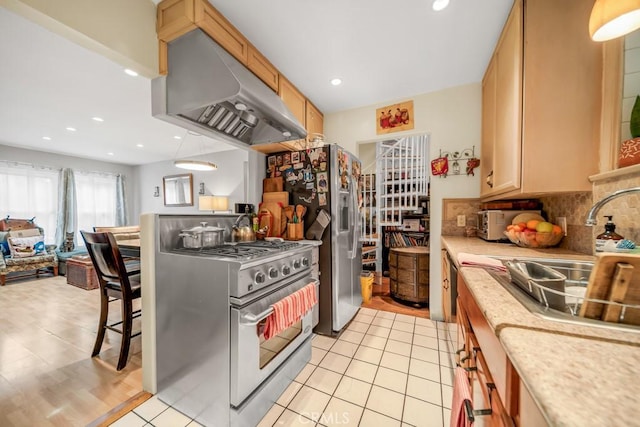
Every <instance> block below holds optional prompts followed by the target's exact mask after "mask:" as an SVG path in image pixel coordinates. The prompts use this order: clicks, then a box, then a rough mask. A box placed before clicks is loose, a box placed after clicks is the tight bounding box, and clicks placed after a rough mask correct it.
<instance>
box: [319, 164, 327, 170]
mask: <svg viewBox="0 0 640 427" xmlns="http://www.w3.org/2000/svg"><path fill="white" fill-rule="evenodd" d="M320 170H321V171H326V170H327V162H320Z"/></svg>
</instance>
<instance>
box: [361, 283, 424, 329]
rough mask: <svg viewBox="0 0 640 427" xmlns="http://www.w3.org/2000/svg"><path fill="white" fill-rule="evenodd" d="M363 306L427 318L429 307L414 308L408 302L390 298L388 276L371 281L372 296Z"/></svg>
mask: <svg viewBox="0 0 640 427" xmlns="http://www.w3.org/2000/svg"><path fill="white" fill-rule="evenodd" d="M362 306H363V307H367V308H372V309H374V310H382V311H389V312H392V313H400V314H408V315H410V316H416V317H422V318H424V319H428V318H429V309H428V308H427V307H423V308H416V307H414V306H413V305H411V304H410V303H402V302H399V301H397V300H394V299H393V298H391V293H390V290H389V278H388V277H376V278H375V280H374V282H373V296H372V298H371V301H370V302H369V303H368V304H362Z"/></svg>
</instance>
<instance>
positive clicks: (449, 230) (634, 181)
mask: <svg viewBox="0 0 640 427" xmlns="http://www.w3.org/2000/svg"><path fill="white" fill-rule="evenodd" d="M633 187H640V172H637V173H633V174H628V175H625V176H623V177H615V178H611V179H607V180H601V181H596V182H594V185H593V192H580V193H569V194H559V195H552V196H545V197H541V198H540V201H541V202H542V205H543V210H544V213H545V216H547V218H548V219H549V220H550V221H551V222H553V223H557V218H558V217H562V216H564V217H566V218H567V236H566V237H565V238H564V239H562V242H561V243H560V247H562V248H566V249H570V250H574V251H576V252H581V253H585V254H593V253H594V243H595V237H596V236H597V235H598V234H600V233H602V232H603V231H604V224H605V222H606V219H605V218H603V216H604V215H613V222H614V223H615V224H616V232H617V233H618V234H620V235H622V236H624V237H625V238H626V239H630V240H633V241H634V242H636V244H637V245H638V246H640V193H633V194H628V195H624V196H621V197H618V198H616V199H614V200H612V201H610V202H609V203H607V204H605V205H604V206H603V207H602V208H601V209H600V211H599V212H598V215H597V219H598V224H597V225H596V226H594V227H588V226H586V225H585V220H586V218H587V214H588V213H589V210H590V209H591V207H592V206H593V204H594V203H595V202H596V201H598V200H600V199H602V198H604V197H606V196H608V195H609V194H611V193H613V192H614V191H617V190H622V189H626V188H633ZM442 207H443V216H442V234H443V235H448V236H461V235H464V227H458V226H457V225H456V218H457V216H458V215H466V216H467V225H476V216H475V213H476V212H477V211H478V210H479V209H480V201H479V200H478V199H444V200H443V201H442Z"/></svg>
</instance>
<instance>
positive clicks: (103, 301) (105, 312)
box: [91, 289, 109, 357]
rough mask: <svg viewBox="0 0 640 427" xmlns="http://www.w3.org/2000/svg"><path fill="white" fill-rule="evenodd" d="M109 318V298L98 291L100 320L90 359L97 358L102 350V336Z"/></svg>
mask: <svg viewBox="0 0 640 427" xmlns="http://www.w3.org/2000/svg"><path fill="white" fill-rule="evenodd" d="M108 316H109V297H108V296H107V295H106V294H105V293H104V292H103V291H102V289H101V290H100V320H99V321H98V335H97V336H96V343H95V344H94V345H93V352H92V353H91V357H94V356H97V355H98V354H99V353H100V349H101V348H102V341H104V334H105V332H106V330H107V328H106V327H105V326H107V317H108Z"/></svg>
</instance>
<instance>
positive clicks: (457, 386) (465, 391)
mask: <svg viewBox="0 0 640 427" xmlns="http://www.w3.org/2000/svg"><path fill="white" fill-rule="evenodd" d="M466 400H468V401H469V402H472V400H471V385H470V384H469V380H468V379H467V373H466V371H465V370H464V369H463V368H461V367H459V366H458V367H457V368H456V373H455V379H454V382H453V401H452V403H451V424H450V426H451V427H470V426H472V425H473V421H472V420H469V418H467V414H466V412H465V409H464V402H465V401H466Z"/></svg>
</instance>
